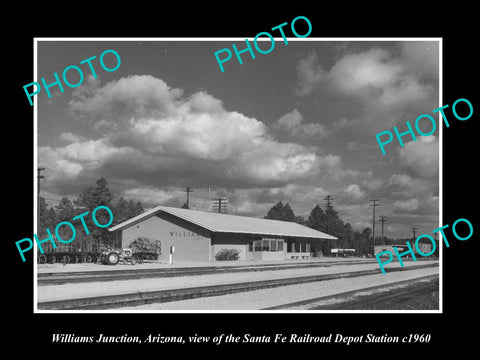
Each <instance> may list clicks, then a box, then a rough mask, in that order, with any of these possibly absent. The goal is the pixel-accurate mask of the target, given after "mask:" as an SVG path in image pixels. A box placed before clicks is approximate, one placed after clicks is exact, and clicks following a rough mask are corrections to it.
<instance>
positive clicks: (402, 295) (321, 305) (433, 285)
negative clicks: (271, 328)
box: [263, 275, 439, 310]
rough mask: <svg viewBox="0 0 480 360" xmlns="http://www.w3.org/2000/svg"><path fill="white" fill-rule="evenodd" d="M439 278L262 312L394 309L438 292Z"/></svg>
mask: <svg viewBox="0 0 480 360" xmlns="http://www.w3.org/2000/svg"><path fill="white" fill-rule="evenodd" d="M438 279H439V275H428V276H423V277H420V278H415V279H410V280H404V281H398V282H395V283H389V284H384V285H378V286H372V287H368V288H363V289H359V290H353V291H348V292H344V293H340V294H335V295H330V296H324V297H320V298H315V299H308V300H304V301H298V302H294V303H289V304H283V305H278V306H273V307H269V308H265V309H263V310H365V309H375V310H379V309H381V308H382V307H385V306H384V305H385V304H388V306H387V307H386V308H389V309H391V308H394V307H395V305H398V304H399V303H400V302H402V301H405V300H412V299H415V298H417V297H418V296H419V295H421V294H424V293H431V292H434V291H438V289H439V284H438Z"/></svg>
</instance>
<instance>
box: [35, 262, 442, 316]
mask: <svg viewBox="0 0 480 360" xmlns="http://www.w3.org/2000/svg"><path fill="white" fill-rule="evenodd" d="M435 266H438V263H430V264H425V265H416V266H409V267H397V268H391V269H389V272H397V271H408V270H415V269H423V268H429V267H435ZM379 273H381V271H380V269H373V270H362V271H351V272H344V273H335V274H322V275H309V276H298V277H292V278H283V279H271V280H261V281H253V282H243V283H233V284H222V285H210V286H200V287H189V288H181V289H169V290H156V291H143V292H133V293H126V294H116V295H104V296H94V297H86V298H77V299H66V300H55V301H46V302H39V303H38V304H37V308H38V309H39V310H92V309H95V310H99V309H111V308H120V307H124V306H137V305H144V304H151V303H162V302H171V301H179V300H187V299H194V298H199V297H208V296H220V295H227V294H233V293H239V292H246V291H254V290H261V289H268V288H274V287H279V286H287V285H297V284H304V283H310V282H317V281H325V280H333V279H341V278H353V277H359V276H366V275H374V274H379Z"/></svg>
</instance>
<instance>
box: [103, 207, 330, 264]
mask: <svg viewBox="0 0 480 360" xmlns="http://www.w3.org/2000/svg"><path fill="white" fill-rule="evenodd" d="M109 231H112V232H114V233H115V239H116V242H117V244H121V247H122V248H128V247H129V246H130V244H132V242H133V241H134V240H135V239H137V238H149V239H151V240H154V241H155V242H156V243H158V241H159V242H160V246H161V255H160V256H159V259H162V260H165V259H168V256H169V252H170V247H171V246H174V247H175V252H174V258H175V260H182V261H205V262H207V261H216V258H215V255H216V254H218V253H219V252H220V251H222V250H223V249H235V250H237V251H238V260H284V259H306V258H309V257H312V256H315V255H316V254H317V251H318V250H319V249H320V246H321V242H322V241H328V240H336V239H337V238H336V237H334V236H331V235H328V234H325V233H323V232H320V231H317V230H314V229H311V228H308V227H306V226H303V225H300V224H297V223H293V222H286V221H278V220H267V219H260V218H252V217H246V216H237V215H230V214H223V213H214V212H205V211H198V210H189V209H179V208H172V207H166V206H158V207H156V208H154V209H151V210H149V211H146V212H144V213H143V214H140V215H138V216H136V217H133V218H131V219H129V220H127V221H124V222H123V223H121V224H118V225H116V226H113V227H111V228H110V229H109Z"/></svg>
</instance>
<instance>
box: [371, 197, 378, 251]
mask: <svg viewBox="0 0 480 360" xmlns="http://www.w3.org/2000/svg"><path fill="white" fill-rule="evenodd" d="M370 201H371V202H373V204H370V206H373V220H372V233H373V255H375V208H376V207H377V206H380V204H377V201H380V199H375V198H374V199H370Z"/></svg>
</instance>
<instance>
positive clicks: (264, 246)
mask: <svg viewBox="0 0 480 360" xmlns="http://www.w3.org/2000/svg"><path fill="white" fill-rule="evenodd" d="M248 251H275V252H277V251H283V239H265V238H263V239H261V240H260V239H259V240H255V241H253V242H249V243H248Z"/></svg>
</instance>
